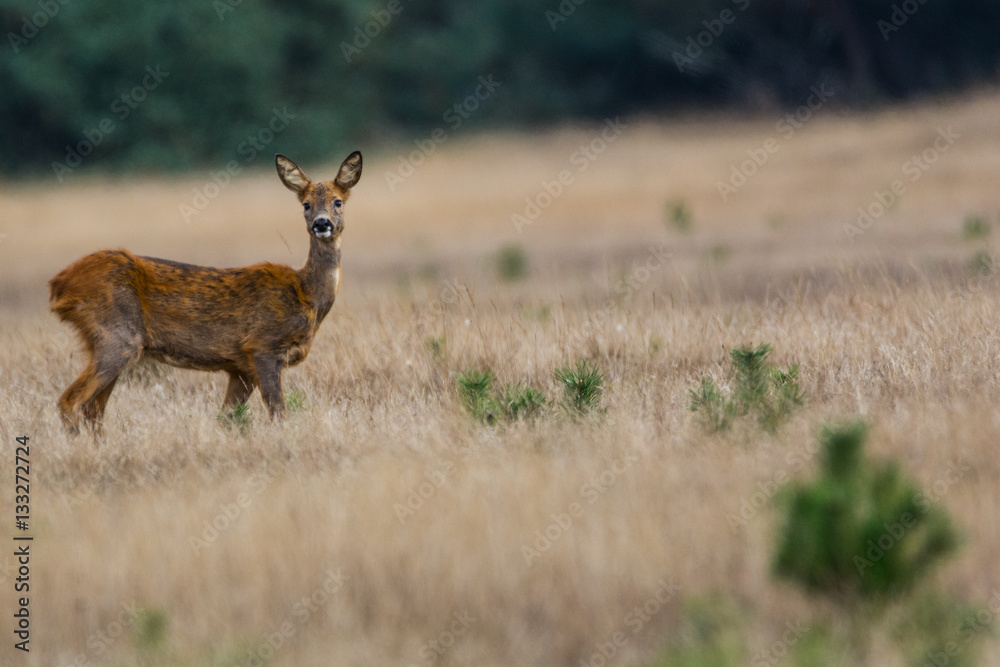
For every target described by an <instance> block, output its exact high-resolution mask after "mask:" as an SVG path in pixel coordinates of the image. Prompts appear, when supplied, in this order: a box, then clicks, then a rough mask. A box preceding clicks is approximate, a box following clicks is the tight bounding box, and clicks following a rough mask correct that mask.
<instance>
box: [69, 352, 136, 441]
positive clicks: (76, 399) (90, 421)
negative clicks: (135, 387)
mask: <svg viewBox="0 0 1000 667" xmlns="http://www.w3.org/2000/svg"><path fill="white" fill-rule="evenodd" d="M141 353H142V348H141V344H140V342H139V339H138V336H134V337H131V339H130V340H117V339H116V340H111V341H109V340H105V341H102V343H101V344H98V345H97V346H96V347H95V349H94V354H93V357H92V359H91V361H90V363H89V364H87V367H86V368H85V369H84V371H83V373H81V374H80V377H78V378H77V379H76V380H75V381H74V382H73V384H71V385H70V386H69V388H68V389H67V390H66V391H65V392H64V393H63V395H62V397H61V398H60V399H59V409H60V411H61V412H62V417H63V423H64V424H66V427H67V429H68V430H69V432H70V433H71V434H76V433H79V430H80V420H79V416H78V414H79V413H82V414H83V419H84V422H85V423H86V424H87V425H88V426H90V427H91V428H92V429H93V430H94V431H95V432H97V433H98V434H99V433H100V430H101V429H100V422H101V419H102V418H103V417H104V409H105V407H107V404H108V398H110V396H111V392H112V391H113V390H114V388H115V383H116V382H117V381H118V376H119V375H120V374H121V372H122V371H123V370H125V367H126V366H128V365H129V364H130V363H132V362H133V361H136V360H138V359H139V357H140V356H141Z"/></svg>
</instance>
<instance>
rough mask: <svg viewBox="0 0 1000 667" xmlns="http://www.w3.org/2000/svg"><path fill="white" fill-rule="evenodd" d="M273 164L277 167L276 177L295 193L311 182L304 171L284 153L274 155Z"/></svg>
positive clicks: (299, 192)
mask: <svg viewBox="0 0 1000 667" xmlns="http://www.w3.org/2000/svg"><path fill="white" fill-rule="evenodd" d="M274 166H275V167H277V168H278V178H280V179H281V182H282V183H284V184H285V187H286V188H288V189H289V190H291V191H292V192H294V193H296V194H302V192H303V191H304V190H305V189H306V188H307V187H309V186H310V185H311V184H312V181H310V180H309V177H308V176H306V173H305V172H304V171H302V170H301V169H299V168H298V167H297V166H296V165H295V163H294V162H292V161H291V160H289V159H288V158H286V157H285V156H284V155H281V154H278V155H275V156H274Z"/></svg>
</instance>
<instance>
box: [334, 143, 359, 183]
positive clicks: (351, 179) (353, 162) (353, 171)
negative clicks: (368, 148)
mask: <svg viewBox="0 0 1000 667" xmlns="http://www.w3.org/2000/svg"><path fill="white" fill-rule="evenodd" d="M359 180H361V151H354V152H353V153H351V154H350V155H348V156H347V159H346V160H344V164H342V165H340V171H338V172H337V178H336V179H335V180H334V183H336V184H337V187H339V188H342V189H344V190H350V189H351V188H353V187H354V186H355V185H357V184H358V181H359Z"/></svg>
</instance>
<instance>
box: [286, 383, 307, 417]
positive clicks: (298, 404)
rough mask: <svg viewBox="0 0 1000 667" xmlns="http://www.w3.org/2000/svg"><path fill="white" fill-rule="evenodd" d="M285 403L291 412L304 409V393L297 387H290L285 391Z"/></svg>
mask: <svg viewBox="0 0 1000 667" xmlns="http://www.w3.org/2000/svg"><path fill="white" fill-rule="evenodd" d="M285 405H286V406H287V407H288V409H289V410H290V411H291V412H301V411H303V410H305V409H306V395H305V394H304V393H303V392H302V391H301V390H299V389H291V390H289V391H287V392H286V393H285Z"/></svg>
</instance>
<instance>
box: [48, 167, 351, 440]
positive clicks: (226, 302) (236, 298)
mask: <svg viewBox="0 0 1000 667" xmlns="http://www.w3.org/2000/svg"><path fill="white" fill-rule="evenodd" d="M275 164H276V166H277V169H278V176H279V177H280V178H281V181H282V183H284V184H285V187H287V188H288V189H289V190H292V191H293V192H295V193H296V194H297V195H298V197H299V201H300V202H301V203H302V205H303V208H304V213H305V219H306V229H307V230H308V232H309V237H310V240H309V259H308V260H307V261H306V264H305V266H304V267H302V268H301V269H299V270H295V269H292V268H290V267H288V266H283V265H280V264H270V263H264V264H255V265H253V266H247V267H243V268H237V269H214V268H207V267H201V266H193V265H190V264H182V263H180V262H172V261H169V260H164V259H155V258H152V257H138V256H136V255H133V254H131V253H129V252H127V251H125V250H101V251H99V252H95V253H93V254H91V255H87V256H86V257H83V258H82V259H80V260H78V261H76V262H75V263H73V264H71V265H70V266H68V267H66V268H65V269H63V270H62V271H60V272H59V274H58V275H56V276H55V277H54V278H53V279H52V280H51V281H49V287H50V290H51V307H52V311H53V312H55V313H56V315H58V316H59V318H60V319H61V320H63V321H64V322H69V323H70V324H71V325H73V327H75V328H76V330H77V331H78V332H79V333H80V335H81V337H82V338H83V341H84V344H85V346H86V350H87V352H88V354H89V363H88V364H87V367H86V368H85V369H84V371H83V373H81V374H80V377H78V378H77V379H76V380H75V381H74V382H73V383H72V384H71V385H70V386H69V388H68V389H66V391H65V392H64V393H63V395H62V397H61V398H60V399H59V409H60V411H61V413H62V418H63V422H64V423H65V424H66V426H67V428H68V429H69V430H70V431H71V432H74V433H75V432H77V431H78V430H79V424H80V417H81V415H82V417H83V420H84V421H85V422H86V423H87V424H88V425H90V426H91V427H99V425H100V422H101V419H102V417H103V415H104V409H105V407H106V406H107V403H108V397H109V396H111V392H112V390H113V389H114V387H115V383H116V382H117V381H118V377H119V375H120V374H121V372H122V371H123V370H125V368H126V367H127V366H128V365H129V364H132V363H134V362H136V361H138V360H139V359H140V358H143V357H149V358H151V359H154V360H156V361H161V362H164V363H167V364H170V365H173V366H179V367H181V368H191V369H197V370H206V371H225V372H226V373H228V374H229V386H228V388H227V389H226V396H225V399H224V401H223V406H224V407H235V406H237V405H240V404H241V403H244V402H246V400H247V399H248V398H249V397H250V394H252V393H253V390H254V389H255V388H257V387H259V388H260V392H261V396H262V397H263V399H264V403H265V404H266V405H267V409H268V412H269V413H270V414H271V416H272V417H280V416H281V415H282V414H283V413H284V411H285V402H284V396H283V394H282V390H281V372H282V370H284V369H285V368H286V367H287V366H294V365H295V364H297V363H299V362H301V361H302V360H303V359H305V358H306V355H308V354H309V349H310V347H311V346H312V343H313V338H314V337H315V335H316V331H317V330H318V328H319V325H320V323H321V322H322V321H323V318H325V317H326V314H327V313H328V312H330V308H331V307H332V306H333V302H334V300H335V299H336V298H337V293H338V291H339V289H340V237H341V233H342V232H343V229H344V203H345V202H346V201H347V198H348V196H349V195H350V192H351V188H353V187H354V186H355V185H356V184H357V182H358V179H360V178H361V153H359V152H357V151H355V152H354V153H351V155H350V156H348V158H347V159H346V160H344V163H343V164H342V165H341V166H340V170H339V172H338V173H337V177H336V178H335V179H334V180H332V181H325V182H320V183H313V182H312V181H311V180H309V178H308V177H307V176H306V175H305V173H304V172H303V171H302V170H301V169H299V168H298V167H297V166H296V165H295V164H294V163H293V162H292V161H291V160H289V159H288V158H286V157H284V156H282V155H277V156H275Z"/></svg>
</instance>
